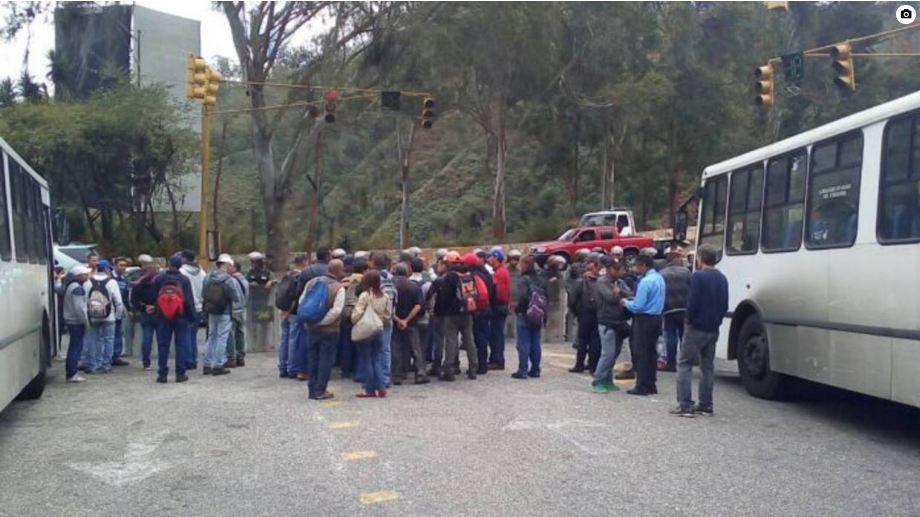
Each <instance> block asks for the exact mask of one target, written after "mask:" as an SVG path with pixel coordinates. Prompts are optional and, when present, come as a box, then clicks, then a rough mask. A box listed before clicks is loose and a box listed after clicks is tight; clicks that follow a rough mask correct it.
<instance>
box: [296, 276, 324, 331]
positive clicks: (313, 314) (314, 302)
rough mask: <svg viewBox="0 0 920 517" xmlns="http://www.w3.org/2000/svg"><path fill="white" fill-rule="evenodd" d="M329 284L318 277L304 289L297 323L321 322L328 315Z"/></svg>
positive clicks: (298, 309)
mask: <svg viewBox="0 0 920 517" xmlns="http://www.w3.org/2000/svg"><path fill="white" fill-rule="evenodd" d="M328 297H329V286H328V285H327V284H326V282H323V281H322V280H321V279H319V278H317V279H316V280H314V281H313V283H312V285H308V286H307V288H306V291H304V295H303V297H302V298H301V299H300V304H299V305H298V306H297V323H300V324H304V323H319V322H320V321H322V319H323V318H324V317H325V316H326V313H327V312H328V308H327V307H326V304H327V303H328Z"/></svg>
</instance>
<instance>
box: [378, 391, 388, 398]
mask: <svg viewBox="0 0 920 517" xmlns="http://www.w3.org/2000/svg"><path fill="white" fill-rule="evenodd" d="M386 396H387V390H377V398H381V399H382V398H386Z"/></svg>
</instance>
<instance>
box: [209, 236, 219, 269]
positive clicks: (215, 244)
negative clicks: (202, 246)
mask: <svg viewBox="0 0 920 517" xmlns="http://www.w3.org/2000/svg"><path fill="white" fill-rule="evenodd" d="M219 256H220V232H217V231H214V230H208V260H210V261H211V262H215V261H217V257H219Z"/></svg>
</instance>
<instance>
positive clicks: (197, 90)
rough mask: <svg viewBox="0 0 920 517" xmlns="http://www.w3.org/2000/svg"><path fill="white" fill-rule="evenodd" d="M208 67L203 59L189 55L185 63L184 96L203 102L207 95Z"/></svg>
mask: <svg viewBox="0 0 920 517" xmlns="http://www.w3.org/2000/svg"><path fill="white" fill-rule="evenodd" d="M207 85H208V67H207V65H206V64H205V62H204V59H202V58H200V57H197V56H194V55H189V56H188V59H186V62H185V96H186V98H189V99H200V100H203V99H204V98H205V96H206V95H207V91H206V87H207Z"/></svg>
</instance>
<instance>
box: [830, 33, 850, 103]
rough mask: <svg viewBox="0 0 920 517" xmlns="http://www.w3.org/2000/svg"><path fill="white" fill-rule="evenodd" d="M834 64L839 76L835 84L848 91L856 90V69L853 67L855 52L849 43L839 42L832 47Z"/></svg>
mask: <svg viewBox="0 0 920 517" xmlns="http://www.w3.org/2000/svg"><path fill="white" fill-rule="evenodd" d="M831 59H833V60H834V62H833V63H832V66H833V67H834V72H836V73H837V77H835V78H834V84H836V85H837V86H838V87H839V88H841V89H843V90H847V91H851V92H854V91H856V71H855V70H854V69H853V54H852V52H851V49H850V44H849V43H838V44H836V45H834V46H833V47H831Z"/></svg>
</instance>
